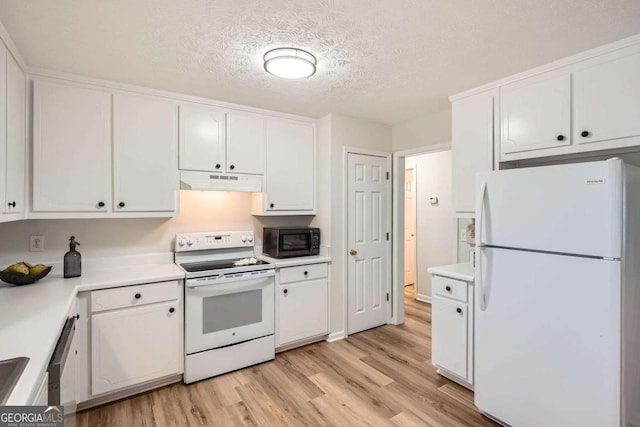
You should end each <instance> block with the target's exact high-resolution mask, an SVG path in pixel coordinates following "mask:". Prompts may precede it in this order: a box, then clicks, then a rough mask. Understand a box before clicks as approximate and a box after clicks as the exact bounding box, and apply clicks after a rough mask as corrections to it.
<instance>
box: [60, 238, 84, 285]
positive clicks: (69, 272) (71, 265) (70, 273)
mask: <svg viewBox="0 0 640 427" xmlns="http://www.w3.org/2000/svg"><path fill="white" fill-rule="evenodd" d="M76 246H80V243H78V242H76V238H75V236H71V238H70V239H69V252H67V253H66V254H64V277H79V276H81V275H82V255H80V252H78V251H76Z"/></svg>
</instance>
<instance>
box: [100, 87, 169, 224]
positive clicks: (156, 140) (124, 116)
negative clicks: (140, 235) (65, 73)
mask: <svg viewBox="0 0 640 427" xmlns="http://www.w3.org/2000/svg"><path fill="white" fill-rule="evenodd" d="M177 159H178V106H177V103H175V102H171V101H165V100H159V99H154V98H143V97H137V96H127V95H119V94H117V95H114V97H113V185H114V187H113V206H114V211H115V212H131V211H134V212H143V211H168V212H171V211H175V210H176V209H177V206H176V200H177V191H178V189H179V178H178V160H177Z"/></svg>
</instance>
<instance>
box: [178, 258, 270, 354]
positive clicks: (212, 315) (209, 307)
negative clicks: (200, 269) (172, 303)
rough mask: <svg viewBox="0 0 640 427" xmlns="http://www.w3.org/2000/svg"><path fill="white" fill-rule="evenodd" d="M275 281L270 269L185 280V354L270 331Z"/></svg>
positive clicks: (245, 339)
mask: <svg viewBox="0 0 640 427" xmlns="http://www.w3.org/2000/svg"><path fill="white" fill-rule="evenodd" d="M274 283H275V271H273V270H262V271H258V272H249V273H242V274H229V275H224V276H218V277H216V278H204V279H189V280H187V282H186V285H187V287H186V292H185V294H186V301H185V312H186V315H185V347H186V352H187V354H192V353H197V352H199V351H205V350H210V349H213V348H217V347H222V346H226V345H230V344H235V343H238V342H242V341H247V340H250V339H254V338H259V337H263V336H266V335H270V334H273V333H274V323H275V321H274V317H275V311H274V298H275V297H274V286H275V285H274Z"/></svg>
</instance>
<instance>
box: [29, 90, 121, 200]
mask: <svg viewBox="0 0 640 427" xmlns="http://www.w3.org/2000/svg"><path fill="white" fill-rule="evenodd" d="M33 102H34V105H33V210H34V211H36V212H47V211H49V212H55V211H58V212H106V211H107V210H109V208H110V199H111V173H110V171H111V150H110V142H111V141H110V135H111V120H110V116H111V95H109V94H108V93H107V92H103V91H99V90H93V89H87V88H84V87H78V86H69V85H65V84H60V83H52V82H48V81H35V82H34V93H33Z"/></svg>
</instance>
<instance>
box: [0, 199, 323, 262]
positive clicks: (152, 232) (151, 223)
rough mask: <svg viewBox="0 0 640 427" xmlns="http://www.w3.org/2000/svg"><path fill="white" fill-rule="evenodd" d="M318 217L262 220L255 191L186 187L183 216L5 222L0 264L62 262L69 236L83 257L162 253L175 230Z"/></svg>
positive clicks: (0, 230)
mask: <svg viewBox="0 0 640 427" xmlns="http://www.w3.org/2000/svg"><path fill="white" fill-rule="evenodd" d="M312 219H313V217H310V216H309V217H302V216H301V217H273V218H264V217H262V218H257V217H254V216H252V215H251V194H250V193H234V192H217V191H181V192H180V215H179V216H177V217H175V218H169V219H167V218H141V219H53V220H52V219H48V220H26V221H18V222H10V223H3V224H0V268H3V267H4V266H5V265H9V264H12V263H14V262H16V261H27V262H36V263H37V262H42V263H47V262H53V261H61V260H62V257H63V256H64V253H65V252H66V251H67V250H68V249H69V242H68V240H69V236H71V235H73V236H76V238H77V240H78V241H79V242H80V243H81V246H80V247H79V248H78V250H79V251H80V252H81V253H82V255H83V258H85V259H86V258H100V257H113V256H123V255H124V256H126V255H129V254H141V253H160V252H170V251H172V250H173V240H174V237H175V234H176V233H186V232H197V231H209V230H245V229H253V230H255V232H256V243H257V244H261V243H262V227H264V226H269V227H271V226H282V225H299V226H308V225H309V224H310V222H311V221H312ZM35 235H38V236H44V247H45V250H44V251H43V252H29V236H35Z"/></svg>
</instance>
